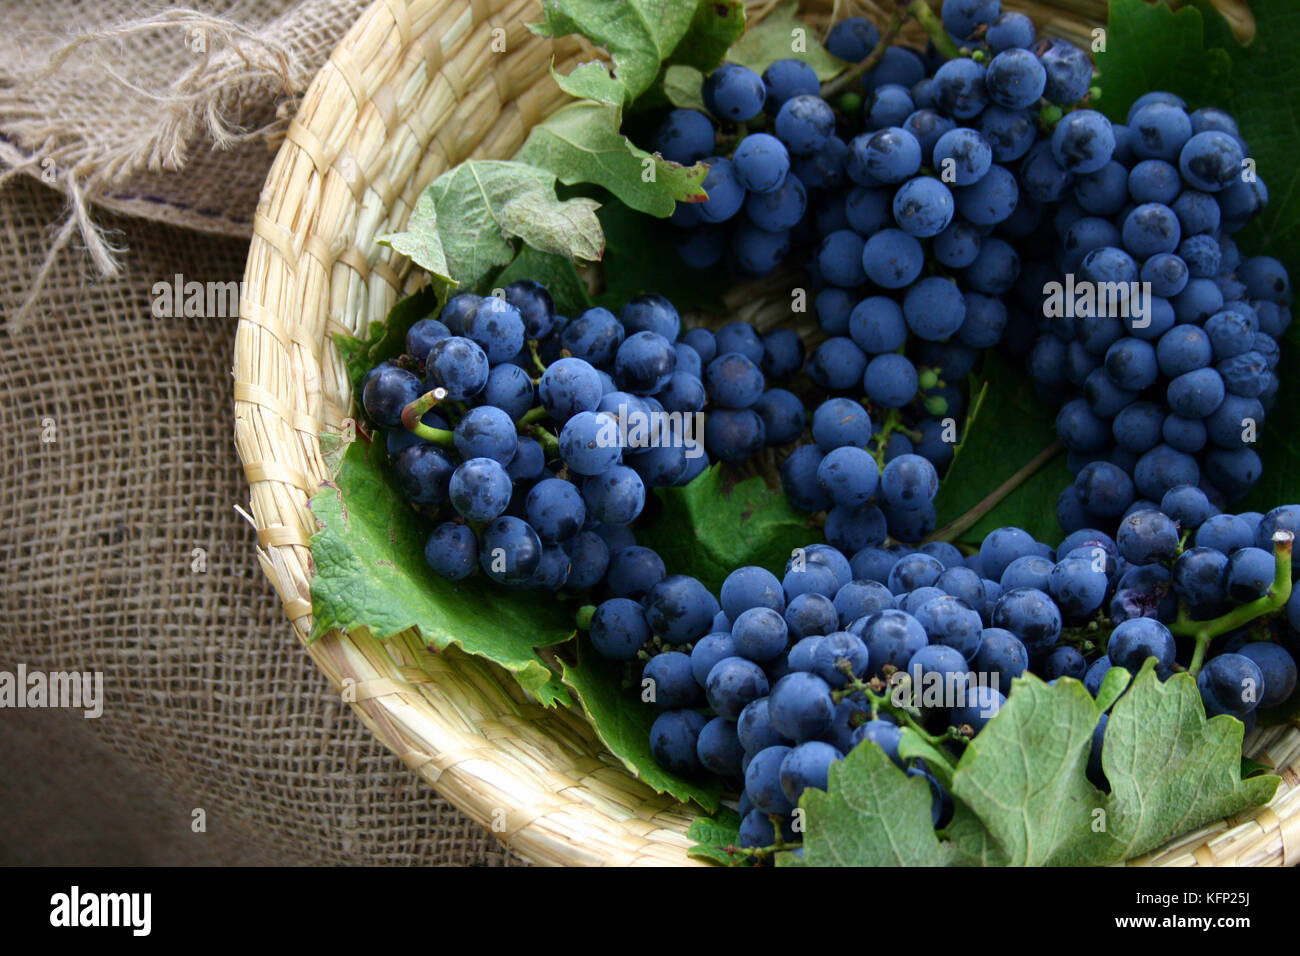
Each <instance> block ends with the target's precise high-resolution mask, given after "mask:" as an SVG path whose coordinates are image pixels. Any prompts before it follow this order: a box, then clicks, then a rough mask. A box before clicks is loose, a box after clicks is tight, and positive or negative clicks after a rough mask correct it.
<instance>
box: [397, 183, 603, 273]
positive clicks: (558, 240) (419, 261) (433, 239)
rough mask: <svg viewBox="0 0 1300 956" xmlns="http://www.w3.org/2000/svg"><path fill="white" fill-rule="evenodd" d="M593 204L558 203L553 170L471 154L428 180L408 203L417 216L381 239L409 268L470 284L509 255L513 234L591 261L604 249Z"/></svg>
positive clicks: (537, 245)
mask: <svg viewBox="0 0 1300 956" xmlns="http://www.w3.org/2000/svg"><path fill="white" fill-rule="evenodd" d="M598 206H599V204H598V203H597V202H595V201H594V200H592V199H588V198H586V197H577V198H574V199H566V200H564V201H560V200H559V199H558V198H556V195H555V175H554V174H553V173H550V172H548V171H546V170H542V169H537V168H536V167H534V166H529V165H527V164H526V163H518V162H510V161H503V160H487V159H471V160H466V161H465V162H463V163H461V164H460V165H459V166H455V167H453V168H452V169H449V170H447V172H445V173H443V174H442V175H441V176H439V177H438V178H437V179H435V180H434V181H433V182H432V183H430V184H429V186H428V187H427V188H426V189H425V191H424V193H423V194H422V195H421V197H420V200H419V202H418V203H417V204H416V211H417V213H418V212H419V211H420V210H424V211H425V212H424V214H423V215H419V216H417V215H415V214H412V217H411V221H410V222H409V223H408V224H407V229H406V230H405V231H404V232H400V233H393V234H390V235H388V236H386V237H385V241H387V242H388V243H389V244H390V245H392V246H393V248H395V249H397V250H398V251H399V252H405V253H406V254H407V255H408V256H409V257H410V259H411V261H412V262H414V263H415V264H416V265H418V266H421V267H423V268H425V269H441V270H442V271H443V272H444V273H445V274H447V275H448V276H450V278H451V279H452V280H453V281H455V282H457V283H459V284H460V285H462V286H465V287H469V288H472V287H474V286H475V285H477V283H478V282H479V281H480V280H481V279H483V278H484V277H485V276H487V275H488V274H489V273H490V272H491V271H492V270H493V269H495V268H496V267H498V266H503V265H506V264H507V263H508V262H510V260H512V259H513V258H514V257H515V251H516V250H515V245H514V243H513V241H512V240H513V239H516V238H517V239H521V240H523V242H524V243H525V244H527V245H529V246H532V247H533V248H534V249H537V250H539V251H541V252H549V253H551V254H553V255H559V256H564V257H565V258H567V259H583V260H586V261H588V262H593V261H596V260H598V259H599V258H600V257H601V255H602V253H603V251H604V237H603V235H602V234H601V229H600V220H599V219H597V218H596V209H597V207H598ZM438 223H443V224H444V228H439V226H438ZM448 224H450V225H448ZM430 256H431V257H432V258H428V257H430Z"/></svg>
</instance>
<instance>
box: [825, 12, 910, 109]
mask: <svg viewBox="0 0 1300 956" xmlns="http://www.w3.org/2000/svg"><path fill="white" fill-rule="evenodd" d="M906 20H907V10H906V9H899V10H897V11H895V13H894V15H893V16H892V17H890V19H889V23H888V24H887V25H886V26H885V32H884V34H883V35H882V36H881V37H880V42H879V43H877V44H876V46H875V48H874V49H872V51H871V52H870V53H868V54H867V57H866V59H864V60H862V61H860V62H858V63H855V64H853V66H851V67H849V68H848V70H846V71H845V72H843V73H841V74H840V75H839V76H838V77H836V78H835V79H833V80H831V81H830V82H829V83H827V84H826V85H825V86H824V87H822V99H826V100H829V99H831V98H833V97H834V96H836V95H837V94H839V93H843V92H844V91H845V90H846V89H848V88H849V87H850V86H852V85H853V82H854V80H856V79H857V78H858V77H860V76H861V75H862V74H863V73H865V72H867V70H870V69H872V68H873V67H874V66H875V65H876V64H877V63H879V62H880V60H881V58H882V57H883V56H884V55H885V51H886V50H887V49H889V47H890V46H891V45H892V44H893V42H894V39H895V38H896V37H897V36H898V31H899V30H901V29H903V23H904V22H905V21H906Z"/></svg>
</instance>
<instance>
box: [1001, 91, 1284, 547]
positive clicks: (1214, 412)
mask: <svg viewBox="0 0 1300 956" xmlns="http://www.w3.org/2000/svg"><path fill="white" fill-rule="evenodd" d="M1127 119H1128V122H1127V123H1126V124H1112V123H1110V122H1109V121H1108V120H1107V119H1105V118H1104V117H1102V116H1100V115H1099V114H1089V115H1088V117H1087V120H1086V122H1085V121H1084V119H1083V118H1080V112H1079V111H1076V112H1074V113H1067V114H1066V115H1065V116H1064V117H1063V118H1062V119H1061V120H1060V122H1059V123H1058V124H1057V127H1056V131H1055V133H1054V134H1053V137H1052V150H1051V153H1050V155H1049V154H1046V153H1045V154H1043V155H1042V156H1041V157H1040V158H1039V159H1038V161H1037V164H1036V166H1035V175H1036V176H1041V177H1042V182H1041V184H1039V185H1038V186H1034V187H1030V185H1029V182H1028V180H1026V186H1027V188H1031V192H1032V195H1033V198H1034V199H1035V200H1036V202H1037V207H1036V209H1035V213H1034V217H1033V218H1034V220H1035V222H1036V224H1037V225H1036V228H1035V230H1034V231H1035V234H1036V235H1038V236H1039V239H1040V241H1038V242H1037V243H1036V244H1035V245H1036V247H1037V248H1039V249H1042V250H1049V251H1050V252H1051V254H1052V258H1051V259H1041V258H1039V259H1034V260H1033V261H1027V262H1026V264H1025V267H1024V271H1023V272H1022V280H1023V281H1022V282H1021V283H1020V288H1019V289H1018V290H1017V298H1018V299H1019V300H1020V303H1021V305H1022V306H1023V307H1024V311H1023V312H1019V313H1018V314H1017V315H1016V319H1017V320H1018V321H1023V323H1024V324H1025V326H1026V327H1027V328H1026V331H1027V334H1022V335H1020V336H1018V337H1017V339H1018V342H1019V344H1020V346H1021V347H1023V346H1024V345H1025V343H1026V342H1030V343H1032V344H1031V345H1030V346H1029V348H1028V356H1027V362H1028V369H1029V374H1030V376H1031V378H1032V379H1033V380H1034V382H1035V383H1036V384H1037V387H1038V390H1039V393H1040V394H1041V395H1042V396H1043V397H1044V398H1046V399H1047V400H1049V401H1051V402H1052V403H1053V404H1055V405H1058V406H1059V409H1060V410H1059V413H1058V416H1057V419H1056V430H1057V434H1058V435H1059V437H1060V439H1061V441H1062V443H1064V445H1065V446H1066V448H1067V449H1068V450H1069V452H1070V466H1071V470H1072V471H1073V473H1074V474H1075V476H1076V479H1075V481H1074V483H1073V484H1072V485H1070V486H1068V487H1067V488H1065V489H1063V491H1062V493H1061V497H1060V502H1059V506H1058V517H1059V519H1060V522H1061V525H1062V527H1063V528H1064V530H1065V531H1067V532H1069V531H1073V530H1075V529H1076V528H1081V527H1085V526H1090V525H1096V526H1102V527H1112V526H1113V525H1114V523H1115V522H1116V520H1117V519H1118V518H1119V516H1120V515H1121V514H1123V512H1124V511H1125V509H1127V508H1128V507H1129V506H1130V505H1131V504H1132V503H1133V502H1135V501H1146V502H1148V503H1158V502H1159V501H1160V500H1161V498H1162V497H1163V496H1164V495H1165V494H1166V493H1167V492H1168V491H1169V490H1170V489H1171V488H1173V487H1175V486H1178V485H1194V486H1197V487H1199V488H1200V489H1201V490H1202V491H1204V492H1205V494H1206V495H1207V496H1208V498H1209V499H1210V501H1211V502H1213V503H1214V504H1215V505H1216V506H1217V507H1220V508H1222V507H1224V506H1225V505H1227V504H1228V503H1231V502H1234V501H1237V500H1240V499H1241V498H1242V497H1243V496H1244V495H1245V494H1246V493H1247V492H1248V491H1250V489H1251V488H1252V487H1253V486H1254V485H1255V483H1256V482H1257V481H1258V480H1259V477H1260V473H1261V462H1260V457H1259V455H1258V454H1257V453H1256V452H1255V450H1254V447H1253V445H1254V442H1255V441H1256V440H1257V437H1258V431H1259V428H1260V426H1261V425H1262V423H1263V421H1264V417H1265V415H1266V413H1267V411H1268V410H1269V408H1271V407H1272V405H1273V402H1274V400H1275V398H1276V394H1277V389H1278V376H1277V371H1276V369H1277V364H1278V360H1279V357H1280V351H1279V347H1278V337H1279V336H1281V334H1282V333H1283V332H1284V331H1285V330H1286V328H1287V326H1288V325H1289V324H1290V322H1291V310H1290V300H1291V289H1290V280H1289V278H1288V276H1287V273H1286V269H1285V268H1284V267H1283V266H1282V264H1281V263H1280V262H1278V261H1277V260H1276V259H1273V258H1270V257H1267V256H1256V257H1253V258H1243V257H1242V255H1241V253H1240V252H1239V251H1238V250H1237V247H1236V244H1235V243H1234V242H1233V239H1232V235H1233V234H1234V233H1236V232H1237V231H1238V230H1239V229H1241V228H1242V227H1243V226H1245V225H1246V224H1247V223H1249V222H1250V221H1251V219H1253V218H1254V217H1255V216H1256V215H1257V214H1258V213H1259V212H1260V210H1261V209H1262V208H1263V206H1264V204H1265V203H1266V202H1267V199H1268V191H1267V189H1266V187H1265V185H1264V181H1263V180H1262V179H1261V178H1260V177H1259V175H1258V172H1257V171H1256V170H1255V168H1254V166H1253V163H1252V161H1251V160H1250V150H1249V147H1248V146H1247V144H1246V142H1245V141H1244V140H1243V139H1242V138H1241V136H1240V134H1239V132H1238V130H1237V124H1236V122H1235V121H1234V120H1233V118H1232V117H1231V116H1229V115H1228V114H1227V113H1225V112H1224V111H1222V110H1219V109H1212V108H1206V109H1198V110H1193V111H1190V112H1188V111H1187V109H1186V104H1184V102H1183V101H1182V100H1181V99H1179V98H1178V97H1176V96H1173V95H1172V94H1169V93H1161V92H1154V93H1149V94H1147V95H1145V96H1143V97H1141V98H1140V99H1138V100H1137V102H1135V103H1134V104H1133V107H1132V109H1130V110H1129V113H1128V117H1127ZM1079 144H1086V149H1085V148H1084V147H1083V146H1081V145H1079ZM1084 152H1086V153H1087V154H1088V155H1087V156H1086V157H1083V153H1084ZM1024 172H1025V173H1026V175H1027V174H1028V169H1026V170H1025V171H1024ZM1030 315H1039V316H1042V318H1041V319H1040V320H1038V321H1037V322H1034V321H1032V320H1030V319H1029V318H1028V316H1030Z"/></svg>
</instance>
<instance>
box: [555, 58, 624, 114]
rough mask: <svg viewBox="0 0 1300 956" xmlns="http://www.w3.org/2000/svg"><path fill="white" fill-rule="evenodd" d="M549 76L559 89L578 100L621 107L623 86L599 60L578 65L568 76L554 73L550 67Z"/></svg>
mask: <svg viewBox="0 0 1300 956" xmlns="http://www.w3.org/2000/svg"><path fill="white" fill-rule="evenodd" d="M551 76H552V77H553V78H554V79H555V82H556V83H558V84H559V87H560V89H562V90H564V92H566V93H568V94H569V95H570V96H572V97H575V98H577V99H580V100H595V101H596V102H597V103H605V104H607V105H609V106H622V105H623V100H624V98H625V97H626V95H627V91H626V90H625V89H624V88H623V84H622V83H620V82H619V81H618V80H616V79H614V77H612V76H611V75H610V73H609V67H607V66H606V65H605V64H604V63H601V62H600V61H599V60H593V61H592V62H590V63H579V64H578V65H577V66H576V67H574V68H573V72H572V73H570V74H569V75H568V76H565V75H564V74H563V73H556V72H555V66H554V64H552V66H551Z"/></svg>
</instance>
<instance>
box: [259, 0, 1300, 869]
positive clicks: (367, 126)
mask: <svg viewBox="0 0 1300 956" xmlns="http://www.w3.org/2000/svg"><path fill="white" fill-rule="evenodd" d="M884 2H885V0H882V4H883V3H884ZM771 6H772V0H768V2H764V3H755V4H754V5H753V8H752V15H753V16H761V15H763V14H764V13H765V12H766V11H767V10H768V9H770V7H771ZM1008 6H1009V7H1016V8H1021V9H1024V8H1026V7H1028V6H1032V7H1033V12H1034V14H1035V16H1036V18H1037V19H1038V21H1039V23H1040V24H1041V25H1042V26H1043V27H1044V28H1045V29H1047V30H1049V31H1053V32H1057V33H1062V34H1065V35H1067V36H1072V37H1075V38H1082V37H1086V36H1087V35H1088V31H1089V30H1090V29H1091V28H1092V27H1093V26H1096V25H1098V24H1100V23H1102V22H1104V16H1105V3H1104V0H1074V2H1070V0H1056V2H1054V3H1041V2H1040V3H1038V4H1025V3H1016V2H1014V0H1012V2H1010V3H1008ZM850 8H852V9H850ZM856 12H864V13H865V14H866V15H867V16H870V17H871V18H872V19H873V20H875V21H876V22H877V23H879V22H883V20H884V16H883V15H882V13H881V10H880V9H879V8H877V7H875V6H874V5H873V4H870V3H847V2H844V0H835V2H833V3H832V2H831V0H820V2H805V3H804V4H803V15H804V16H805V18H806V19H808V20H810V21H811V22H820V23H825V22H827V21H828V20H830V19H831V18H833V17H834V18H838V17H841V16H845V15H849V14H851V13H856ZM1236 13H1237V14H1238V16H1237V17H1236V18H1235V20H1234V22H1236V23H1238V24H1240V23H1247V24H1248V23H1249V14H1248V12H1247V13H1245V15H1244V17H1243V16H1241V15H1240V14H1241V11H1240V10H1238V11H1236ZM538 19H540V5H539V3H538V0H470V2H462V0H376V2H375V3H374V4H373V5H372V6H371V7H370V8H369V9H368V10H367V11H366V13H365V14H364V15H363V16H362V17H361V19H360V20H359V21H358V22H357V23H356V24H355V25H354V26H353V28H352V29H351V31H350V32H349V33H348V34H347V36H346V38H345V39H344V40H343V42H342V43H341V44H340V45H339V47H338V48H337V49H336V50H335V51H334V53H333V55H332V56H331V57H330V59H329V62H328V63H326V65H325V67H324V68H323V69H322V70H321V72H320V73H319V74H318V75H317V76H316V78H315V80H314V82H313V83H312V84H311V87H310V89H309V90H308V91H307V93H306V95H305V97H304V99H303V101H302V104H301V108H300V109H299V112H298V115H297V117H296V118H295V119H294V120H293V122H292V123H291V125H290V126H289V129H288V134H287V137H286V141H285V143H284V145H283V146H282V147H281V149H280V152H279V155H278V156H277V157H276V160H275V164H274V166H273V167H272V169H271V173H270V176H269V177H268V179H267V182H266V186H265V188H264V189H263V192H262V198H261V202H260V204H259V206H258V209H257V213H256V220H255V227H254V229H255V232H254V237H253V241H252V245H251V248H250V250H249V256H248V266H247V270H246V273H245V289H244V293H243V295H242V297H241V300H240V305H241V307H240V321H239V328H238V334H237V336H236V340H235V367H234V373H235V379H236V383H235V443H236V447H237V449H238V452H239V455H240V458H241V459H242V461H243V464H244V471H245V474H246V475H247V477H248V481H249V484H250V485H251V499H252V515H253V518H254V520H255V523H256V527H257V534H258V545H259V547H258V552H257V555H258V560H259V562H260V563H261V566H262V569H263V571H264V572H265V573H266V575H267V577H268V578H270V580H271V583H272V584H273V585H274V586H275V588H276V590H277V592H278V593H279V595H280V598H281V600H282V601H283V603H284V610H285V614H286V615H287V616H288V618H289V620H290V622H291V623H292V625H293V629H294V631H295V633H296V634H297V635H298V637H299V639H300V640H303V641H304V643H305V639H306V636H307V634H308V632H309V631H310V626H311V601H310V596H309V595H310V590H309V585H310V579H311V574H312V564H311V555H310V551H309V549H308V541H309V539H310V537H311V535H312V534H313V532H314V530H315V522H314V520H313V518H312V516H311V513H310V512H309V510H308V507H307V501H308V498H309V497H310V496H311V495H312V494H313V492H314V491H315V490H316V489H317V487H318V486H319V484H320V482H321V481H322V480H323V479H324V477H325V468H324V465H323V463H322V459H321V449H320V442H319V436H320V434H321V433H322V432H335V433H337V432H339V431H340V430H341V428H342V427H343V422H344V420H345V419H346V418H347V417H348V415H349V414H350V404H351V396H350V394H349V385H348V380H347V376H346V374H345V372H344V368H343V365H342V363H341V361H340V359H339V357H338V355H337V354H336V351H335V349H334V347H333V344H332V336H333V334H334V333H336V332H353V331H355V330H358V329H364V328H367V327H368V324H369V323H370V322H371V321H372V320H375V319H379V318H383V317H384V315H385V314H386V313H387V311H388V309H389V308H390V307H391V306H392V305H393V303H394V302H396V301H397V299H398V298H399V297H400V296H402V295H403V294H404V292H405V291H408V290H409V287H410V286H411V283H412V282H413V281H414V280H415V278H416V277H415V276H412V275H411V274H410V272H411V270H410V268H409V265H408V264H407V263H406V262H405V260H404V259H401V258H400V257H397V256H395V254H394V253H393V252H392V251H391V250H389V249H387V248H385V247H381V246H378V245H376V244H375V241H374V240H375V236H376V235H379V234H381V233H384V232H388V231H392V230H396V229H399V228H401V227H402V226H403V225H404V223H405V221H406V218H407V216H408V215H409V213H410V211H411V209H412V208H413V207H414V205H415V201H416V198H417V197H418V196H419V194H420V191H421V190H422V189H423V188H424V187H425V186H426V185H427V184H428V183H429V182H430V181H432V180H433V179H434V178H435V177H436V176H438V175H439V174H440V173H441V172H443V171H444V170H445V169H447V168H448V167H450V166H453V165H455V164H456V163H458V162H460V161H461V160H463V159H466V158H468V157H471V156H477V157H507V156H509V155H511V154H512V153H513V152H514V151H515V150H516V149H517V148H518V147H519V145H520V144H521V143H522V142H523V140H524V138H525V136H526V135H527V132H528V130H529V128H530V126H531V125H532V124H533V123H535V122H537V121H538V120H539V118H541V117H543V116H545V115H546V113H547V111H548V110H550V109H553V108H554V107H555V106H556V105H558V104H559V102H560V101H561V99H562V94H561V93H560V92H559V90H558V89H557V88H556V86H555V84H554V83H553V82H552V81H551V80H550V78H549V76H548V67H549V65H550V62H551V58H552V56H554V57H555V59H556V65H557V68H559V69H560V70H561V71H563V72H567V71H568V69H569V67H570V66H572V65H573V63H575V62H576V61H577V59H578V58H579V57H581V56H583V55H586V56H587V58H590V53H591V51H590V50H589V49H584V48H583V46H582V44H580V43H579V42H577V41H575V40H573V39H568V40H561V41H558V42H551V41H546V40H542V39H539V38H537V37H534V36H533V35H532V34H531V33H530V32H529V31H528V29H527V27H526V24H527V23H529V22H533V21H536V20H538ZM497 28H501V29H504V31H505V37H506V47H507V51H508V52H505V53H497V52H493V51H492V49H491V48H490V46H489V44H491V43H492V42H493V39H494V30H495V29H497ZM496 36H498V37H499V34H496ZM497 45H498V46H499V43H498V44H497ZM307 653H309V654H310V655H311V656H312V658H313V659H314V660H315V661H316V663H317V664H318V665H319V666H320V667H321V669H322V670H324V671H325V673H326V674H328V675H329V677H330V679H331V680H332V681H333V682H334V684H335V685H336V686H337V687H340V688H341V687H344V686H350V688H351V689H352V691H353V692H354V694H355V703H354V704H353V708H354V709H355V711H356V712H357V714H358V715H360V717H361V719H362V720H363V721H364V722H365V724H366V726H368V727H369V728H370V729H371V730H372V731H373V732H374V733H375V734H376V735H377V736H378V737H379V739H380V740H381V741H383V742H384V744H385V745H386V746H387V747H388V748H389V749H391V750H392V751H393V752H394V753H396V754H397V755H398V756H399V757H401V759H402V760H403V761H404V762H405V763H406V764H407V765H408V766H409V767H410V768H411V769H412V770H414V771H416V772H417V773H419V774H420V775H421V776H422V777H424V778H425V779H426V780H427V781H428V782H429V783H431V784H433V785H434V786H435V787H436V788H437V789H438V791H439V792H440V793H441V794H442V795H443V796H444V797H446V798H447V799H448V800H450V801H451V802H452V803H454V804H455V805H456V806H458V807H459V808H460V809H462V810H463V811H465V812H466V813H467V814H468V815H469V816H470V817H472V818H474V819H475V820H477V821H479V822H480V823H482V824H484V825H486V826H488V827H489V828H491V829H492V830H493V831H494V832H496V833H497V834H498V835H499V836H500V838H501V839H502V840H503V841H505V842H506V843H507V844H508V845H509V846H511V847H512V848H513V849H514V850H516V851H517V852H518V853H520V854H521V855H522V856H524V857H526V858H527V859H529V860H533V861H536V862H543V863H555V864H616V865H617V864H647V863H648V864H685V863H688V862H692V861H690V860H689V859H688V858H687V856H686V853H685V851H686V849H687V847H688V846H689V841H688V840H687V839H686V837H685V832H686V828H687V827H688V826H689V824H690V822H691V819H692V815H693V810H692V808H690V807H687V806H682V805H680V804H677V803H676V802H675V801H673V800H672V799H670V798H668V797H664V796H660V795H657V794H655V793H654V792H652V791H651V790H650V789H649V788H648V787H646V786H644V785H643V784H641V783H639V782H638V781H637V780H635V779H634V778H633V777H632V776H631V775H629V774H628V773H627V772H626V771H625V770H624V769H623V768H622V766H621V765H620V764H619V763H618V761H616V760H615V759H614V758H613V757H612V756H611V755H609V754H608V753H607V752H606V751H605V750H604V748H603V747H602V746H601V745H600V744H599V742H598V741H597V739H596V737H595V735H594V734H593V732H592V730H591V729H590V728H589V727H588V726H587V725H586V723H585V721H584V720H583V719H582V717H581V716H580V715H579V714H577V713H574V712H566V711H563V710H552V711H547V710H544V709H543V708H541V707H539V706H537V705H536V704H534V703H531V702H529V700H527V699H526V698H525V697H524V696H523V694H522V692H521V691H520V690H519V689H518V687H517V685H516V684H515V682H514V681H513V680H512V679H511V678H510V677H509V676H508V675H507V674H506V673H505V672H504V671H501V670H498V669H497V668H495V667H494V666H493V665H491V664H489V663H487V662H485V661H483V660H481V659H478V658H474V657H471V656H469V655H467V654H463V653H459V652H457V651H455V650H449V651H447V652H444V653H441V654H433V653H430V652H429V651H428V650H426V649H425V647H424V646H423V644H422V643H421V641H420V640H419V639H418V637H416V636H415V635H413V634H409V633H408V634H404V635H401V636H399V637H397V638H394V639H392V640H390V641H388V642H386V643H385V644H380V643H379V642H378V641H376V640H374V639H372V638H371V637H369V636H368V635H366V634H364V633H358V634H354V635H344V634H340V633H337V632H336V633H332V634H329V635H327V636H325V637H323V638H322V639H321V640H319V641H318V642H316V643H314V644H311V645H307ZM345 682H351V683H350V684H345ZM1252 743H1253V753H1254V755H1255V759H1256V760H1260V761H1261V762H1264V763H1267V764H1270V765H1273V766H1275V767H1279V768H1283V769H1282V773H1283V778H1284V779H1283V783H1282V786H1281V787H1280V789H1279V790H1278V793H1277V796H1276V797H1275V798H1274V800H1273V801H1272V803H1271V804H1270V805H1269V806H1267V807H1263V808H1261V809H1259V810H1256V811H1253V812H1251V813H1249V814H1246V815H1243V816H1242V817H1241V818H1238V819H1230V820H1227V821H1224V822H1221V823H1218V824H1216V825H1214V826H1210V827H1206V828H1205V829H1203V830H1201V831H1199V832H1197V833H1194V834H1190V835H1187V836H1185V837H1183V838H1181V839H1179V840H1177V841H1176V842H1175V843H1174V844H1171V845H1170V846H1168V847H1166V848H1165V849H1163V850H1161V851H1160V852H1158V853H1156V854H1153V855H1151V856H1149V857H1147V858H1145V859H1144V860H1142V861H1140V862H1142V863H1146V864H1157V865H1168V866H1180V865H1193V864H1247V865H1271V864H1285V863H1294V862H1296V861H1298V860H1300V777H1298V776H1297V774H1298V772H1300V731H1298V730H1297V729H1296V728H1295V727H1287V728H1279V729H1274V730H1271V731H1268V732H1265V733H1262V734H1259V735H1257V736H1256V737H1255V739H1254V740H1253V742H1252Z"/></svg>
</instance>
